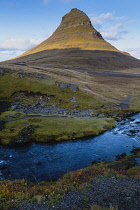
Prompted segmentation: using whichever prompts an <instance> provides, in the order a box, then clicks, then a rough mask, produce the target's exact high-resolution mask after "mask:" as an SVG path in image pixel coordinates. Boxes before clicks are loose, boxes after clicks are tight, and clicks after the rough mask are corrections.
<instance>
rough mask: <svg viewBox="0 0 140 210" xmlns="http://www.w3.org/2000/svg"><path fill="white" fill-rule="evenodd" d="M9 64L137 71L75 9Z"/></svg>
mask: <svg viewBox="0 0 140 210" xmlns="http://www.w3.org/2000/svg"><path fill="white" fill-rule="evenodd" d="M13 62H14V63H15V62H24V64H26V65H27V64H28V65H44V66H53V67H68V68H80V69H81V68H84V69H92V70H112V71H113V70H118V69H126V68H137V67H140V60H138V59H136V58H134V57H132V56H130V55H129V54H128V53H125V52H121V51H119V50H118V49H116V48H115V47H114V46H112V45H111V44H109V43H108V42H107V41H105V40H104V39H103V37H102V35H101V34H100V33H99V32H98V31H97V30H96V29H95V28H94V27H93V26H92V24H91V21H90V19H89V17H88V16H87V15H86V14H85V13H84V12H83V11H80V10H79V9H76V8H74V9H72V10H71V11H70V12H69V13H67V14H66V15H64V17H63V18H62V21H61V24H60V25H59V27H58V28H57V29H56V30H55V32H54V33H53V34H52V35H51V36H50V37H49V38H48V39H46V40H45V41H43V42H42V43H40V44H39V45H37V46H36V47H34V48H32V49H30V50H28V51H27V52H25V53H23V54H22V55H21V56H19V57H17V58H15V59H12V60H10V61H8V63H13Z"/></svg>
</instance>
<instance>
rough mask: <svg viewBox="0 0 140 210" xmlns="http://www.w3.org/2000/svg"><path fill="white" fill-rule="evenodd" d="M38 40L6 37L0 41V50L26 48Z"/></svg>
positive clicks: (32, 45)
mask: <svg viewBox="0 0 140 210" xmlns="http://www.w3.org/2000/svg"><path fill="white" fill-rule="evenodd" d="M39 43H40V40H35V39H14V38H11V39H7V40H4V41H3V42H1V43H0V50H1V51H2V50H3V51H4V50H11V51H13V50H28V49H30V48H32V47H34V46H36V45H37V44H39Z"/></svg>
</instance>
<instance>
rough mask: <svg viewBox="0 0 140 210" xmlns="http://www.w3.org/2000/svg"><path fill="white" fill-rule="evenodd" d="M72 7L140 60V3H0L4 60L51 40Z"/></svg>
mask: <svg viewBox="0 0 140 210" xmlns="http://www.w3.org/2000/svg"><path fill="white" fill-rule="evenodd" d="M72 8H77V9H80V10H82V11H83V12H85V13H86V14H87V15H88V16H89V18H90V20H91V22H92V25H93V26H94V28H96V29H97V30H98V31H99V32H100V33H101V34H102V36H103V38H104V39H105V40H106V41H108V42H109V43H111V44H112V45H113V46H115V47H116V48H117V49H119V50H122V51H126V52H129V53H130V54H131V55H132V56H134V57H136V58H138V59H140V12H139V10H140V0H0V61H3V60H6V59H10V58H13V57H16V56H18V55H21V54H22V53H24V52H25V51H27V50H29V49H31V48H32V47H34V46H36V45H37V44H39V43H40V42H42V41H44V40H45V39H47V38H48V37H49V36H50V35H51V34H52V33H53V32H54V31H55V30H56V28H57V27H58V26H59V25H60V23H61V20H62V16H64V15H65V14H66V13H68V12H69V11H70V10H71V9H72Z"/></svg>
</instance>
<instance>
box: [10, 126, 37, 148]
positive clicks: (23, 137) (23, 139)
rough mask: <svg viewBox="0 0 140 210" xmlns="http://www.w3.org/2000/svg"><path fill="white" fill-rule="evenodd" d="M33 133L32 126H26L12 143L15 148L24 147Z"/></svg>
mask: <svg viewBox="0 0 140 210" xmlns="http://www.w3.org/2000/svg"><path fill="white" fill-rule="evenodd" d="M33 132H34V126H33V125H26V126H25V127H24V128H23V129H22V130H21V131H20V133H19V135H18V138H17V139H16V140H15V141H14V144H15V146H24V145H25V144H27V143H28V141H29V138H30V137H31V135H32V133H33Z"/></svg>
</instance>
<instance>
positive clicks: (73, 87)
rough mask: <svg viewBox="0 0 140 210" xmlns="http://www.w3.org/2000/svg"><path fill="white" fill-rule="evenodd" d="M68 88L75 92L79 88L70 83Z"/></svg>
mask: <svg viewBox="0 0 140 210" xmlns="http://www.w3.org/2000/svg"><path fill="white" fill-rule="evenodd" d="M70 90H71V91H72V92H74V93H75V92H77V91H78V90H79V88H78V86H77V85H75V84H72V85H70Z"/></svg>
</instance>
